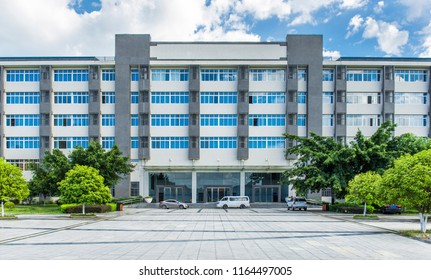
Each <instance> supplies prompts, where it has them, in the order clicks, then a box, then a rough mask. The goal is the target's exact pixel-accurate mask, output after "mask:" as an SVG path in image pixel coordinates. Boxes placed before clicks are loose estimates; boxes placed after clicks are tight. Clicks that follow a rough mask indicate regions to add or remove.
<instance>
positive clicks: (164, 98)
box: [151, 91, 189, 104]
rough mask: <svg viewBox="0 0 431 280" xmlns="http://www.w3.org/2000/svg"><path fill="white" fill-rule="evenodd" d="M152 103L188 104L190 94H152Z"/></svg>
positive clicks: (174, 92) (175, 92)
mask: <svg viewBox="0 0 431 280" xmlns="http://www.w3.org/2000/svg"><path fill="white" fill-rule="evenodd" d="M151 103H153V104H187V103H189V93H188V92H186V91H184V92H182V91H179V92H178V91H173V92H157V91H155V92H151Z"/></svg>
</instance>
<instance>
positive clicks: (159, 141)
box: [151, 137, 189, 149]
mask: <svg viewBox="0 0 431 280" xmlns="http://www.w3.org/2000/svg"><path fill="white" fill-rule="evenodd" d="M188 147H189V138H188V137H151V148H153V149H187V148H188Z"/></svg>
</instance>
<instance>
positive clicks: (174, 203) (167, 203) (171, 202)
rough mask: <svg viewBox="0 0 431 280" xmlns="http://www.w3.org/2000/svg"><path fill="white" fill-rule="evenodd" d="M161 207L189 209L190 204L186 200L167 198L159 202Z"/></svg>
mask: <svg viewBox="0 0 431 280" xmlns="http://www.w3.org/2000/svg"><path fill="white" fill-rule="evenodd" d="M159 207H160V208H163V209H168V208H179V209H187V208H189V205H188V204H187V203H184V202H180V201H178V200H175V199H167V200H163V201H160V202H159Z"/></svg>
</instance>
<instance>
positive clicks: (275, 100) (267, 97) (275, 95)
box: [249, 92, 286, 104]
mask: <svg viewBox="0 0 431 280" xmlns="http://www.w3.org/2000/svg"><path fill="white" fill-rule="evenodd" d="M285 102H286V94H285V93H284V92H250V93H249V103H250V104H284V103H285Z"/></svg>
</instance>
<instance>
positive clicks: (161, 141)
mask: <svg viewBox="0 0 431 280" xmlns="http://www.w3.org/2000/svg"><path fill="white" fill-rule="evenodd" d="M151 148H153V149H169V137H151Z"/></svg>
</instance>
